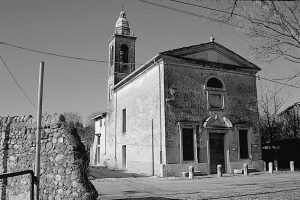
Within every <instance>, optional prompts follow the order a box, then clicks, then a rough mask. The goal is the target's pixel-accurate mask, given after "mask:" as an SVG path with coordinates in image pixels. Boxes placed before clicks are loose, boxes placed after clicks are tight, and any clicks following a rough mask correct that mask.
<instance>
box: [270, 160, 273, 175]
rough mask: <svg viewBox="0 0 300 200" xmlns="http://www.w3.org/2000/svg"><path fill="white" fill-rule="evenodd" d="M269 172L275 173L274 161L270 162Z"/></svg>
mask: <svg viewBox="0 0 300 200" xmlns="http://www.w3.org/2000/svg"><path fill="white" fill-rule="evenodd" d="M269 173H270V174H272V173H273V163H272V162H269Z"/></svg>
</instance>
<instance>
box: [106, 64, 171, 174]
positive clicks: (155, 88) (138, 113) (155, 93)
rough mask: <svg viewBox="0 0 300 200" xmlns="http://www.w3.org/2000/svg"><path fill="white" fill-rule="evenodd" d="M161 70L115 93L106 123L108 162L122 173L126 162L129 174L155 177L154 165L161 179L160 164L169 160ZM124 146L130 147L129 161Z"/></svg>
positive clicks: (156, 68) (154, 68) (156, 67)
mask: <svg viewBox="0 0 300 200" xmlns="http://www.w3.org/2000/svg"><path fill="white" fill-rule="evenodd" d="M160 68H161V67H160V65H159V64H156V65H154V66H152V67H150V68H149V69H147V70H146V71H144V72H143V73H142V74H140V75H138V76H137V77H136V78H135V79H133V80H131V81H130V82H128V83H126V84H124V85H123V86H122V87H121V88H119V89H117V91H114V96H113V105H114V107H113V109H114V110H112V111H111V112H110V113H109V114H108V118H107V123H106V125H107V128H106V131H107V132H106V144H107V150H106V152H107V154H106V155H105V156H104V157H105V159H106V161H104V162H106V164H107V165H108V166H110V167H113V165H114V167H115V168H117V169H122V168H123V167H124V166H123V163H125V162H126V166H125V170H127V171H129V172H136V173H145V174H152V166H153V164H154V173H155V175H159V173H160V171H159V169H160V168H159V164H160V161H161V160H165V156H164V155H165V153H164V152H165V148H164V146H165V145H164V144H163V142H164V140H162V138H164V137H165V136H164V130H163V127H162V126H163V124H162V116H161V113H162V109H163V103H162V102H163V101H161V99H162V95H161V93H160V92H161V89H162V88H161V87H160V84H161V80H159V79H160V77H162V76H161V75H160V74H159V73H162V69H161V70H160ZM123 109H126V132H123V131H122V120H123V119H122V112H123ZM152 121H153V128H152ZM152 130H153V140H152ZM152 142H153V145H152ZM123 145H126V161H124V159H123V157H122V155H123V152H122V146H123ZM152 146H153V148H152ZM160 151H161V152H162V153H160ZM110 152H115V154H114V155H113V154H111V153H110ZM108 153H110V154H108ZM160 154H162V158H160ZM152 156H153V157H154V163H152ZM112 160H113V162H111V161H112Z"/></svg>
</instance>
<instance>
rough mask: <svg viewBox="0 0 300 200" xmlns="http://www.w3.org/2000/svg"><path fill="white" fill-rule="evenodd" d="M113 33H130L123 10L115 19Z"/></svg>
mask: <svg viewBox="0 0 300 200" xmlns="http://www.w3.org/2000/svg"><path fill="white" fill-rule="evenodd" d="M115 33H116V34H120V35H130V28H129V23H128V20H127V18H126V13H125V11H121V13H120V16H119V18H118V20H117V21H116V26H115Z"/></svg>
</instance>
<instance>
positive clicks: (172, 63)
mask: <svg viewBox="0 0 300 200" xmlns="http://www.w3.org/2000/svg"><path fill="white" fill-rule="evenodd" d="M164 60H165V62H166V65H165V73H164V74H165V88H164V90H165V93H164V95H165V96H166V97H168V96H169V95H170V94H169V90H170V88H171V87H172V88H175V89H176V93H175V95H174V100H171V101H168V102H167V103H166V147H167V163H168V164H175V163H179V162H180V152H179V149H180V148H179V147H180V144H179V142H180V140H179V134H178V127H177V124H176V123H177V122H185V121H186V122H187V121H189V122H197V123H199V125H200V126H202V125H203V123H204V121H205V119H206V118H208V117H209V116H213V115H214V114H219V115H220V116H225V117H227V118H228V119H229V120H230V121H231V122H232V123H234V124H238V123H246V124H247V123H250V126H251V127H252V128H253V131H252V134H251V137H250V138H249V142H250V144H259V145H260V136H259V132H258V108H257V103H256V102H257V93H256V79H255V77H253V76H247V75H243V74H239V73H241V71H234V72H237V73H231V72H230V71H228V72H226V71H224V69H223V70H222V71H218V70H215V69H214V68H209V67H206V69H201V68H199V67H202V68H203V67H204V66H201V65H199V64H194V65H193V64H191V63H190V62H184V61H182V60H176V59H175V58H171V59H168V58H165V59H164ZM168 63H169V64H168ZM244 73H245V72H244ZM248 73H249V72H248ZM210 76H216V77H219V78H220V79H222V80H223V81H224V84H225V87H226V91H227V93H226V95H225V107H226V109H225V110H220V111H209V110H208V109H207V100H206V93H205V90H204V84H205V80H206V79H207V78H208V77H210ZM199 134H200V143H201V137H203V141H205V138H206V136H205V135H201V134H202V133H199ZM232 137H234V135H233V134H231V135H228V138H227V139H228V140H232V141H233V140H235V143H237V138H236V137H235V139H232ZM230 145H231V144H228V146H230ZM202 147H204V148H202V149H200V152H202V153H203V151H206V146H205V144H204V146H202ZM204 154H206V152H204ZM204 154H202V155H200V156H202V157H200V162H206V160H205V157H203V155H204ZM205 156H206V155H205ZM225 156H226V155H225ZM255 159H256V160H259V159H261V152H260V151H259V152H255Z"/></svg>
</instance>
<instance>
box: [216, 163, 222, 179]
mask: <svg viewBox="0 0 300 200" xmlns="http://www.w3.org/2000/svg"><path fill="white" fill-rule="evenodd" d="M217 174H218V177H222V165H217Z"/></svg>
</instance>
